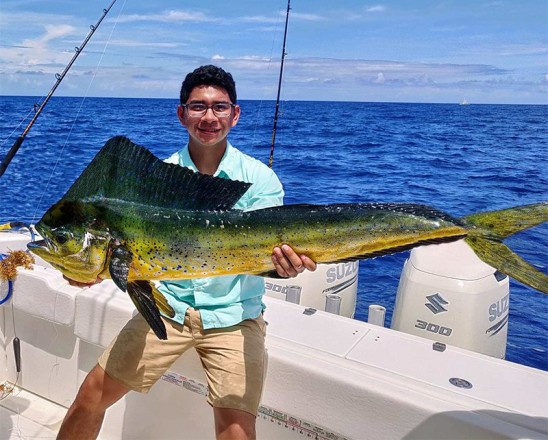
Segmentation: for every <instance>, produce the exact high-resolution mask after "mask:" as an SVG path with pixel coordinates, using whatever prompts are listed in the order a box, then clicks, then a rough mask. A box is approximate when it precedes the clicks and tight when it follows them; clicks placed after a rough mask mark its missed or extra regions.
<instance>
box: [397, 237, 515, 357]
mask: <svg viewBox="0 0 548 440" xmlns="http://www.w3.org/2000/svg"><path fill="white" fill-rule="evenodd" d="M509 291H510V288H509V280H508V277H507V276H506V275H504V274H502V273H500V272H498V271H497V270H496V269H494V268H492V267H491V266H489V265H488V264H486V263H484V262H483V261H481V260H480V259H479V258H478V257H477V256H476V254H475V253H474V252H473V251H472V249H471V248H470V247H469V246H468V245H467V244H466V243H465V242H464V240H459V241H456V242H453V243H447V244H439V245H430V246H422V247H419V248H415V249H413V250H412V251H411V255H410V257H409V258H408V259H407V260H406V262H405V264H404V268H403V271H402V274H401V278H400V284H399V287H398V293H397V297H396V304H395V307H394V313H393V316H392V324H391V327H392V328H393V329H395V330H399V331H402V332H405V333H411V334H414V335H418V336H422V337H424V338H428V339H432V340H434V341H437V342H441V343H446V344H451V345H456V346H458V347H462V348H466V349H468V350H472V351H476V352H479V353H484V354H487V355H489V356H494V357H497V358H504V355H505V353H506V340H507V335H508V311H509Z"/></svg>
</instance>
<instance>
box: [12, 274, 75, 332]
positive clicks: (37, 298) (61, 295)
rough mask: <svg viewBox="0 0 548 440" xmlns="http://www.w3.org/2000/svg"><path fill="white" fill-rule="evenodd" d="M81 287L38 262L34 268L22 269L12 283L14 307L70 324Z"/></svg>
mask: <svg viewBox="0 0 548 440" xmlns="http://www.w3.org/2000/svg"><path fill="white" fill-rule="evenodd" d="M80 290H81V288H80V287H74V286H71V285H70V284H69V283H68V281H67V280H65V279H64V278H63V275H62V274H61V272H59V271H57V270H55V269H52V268H49V267H42V266H39V265H34V268H33V269H32V270H28V269H22V268H19V269H18V275H17V278H16V280H15V282H14V283H13V306H14V307H15V308H16V309H18V310H21V311H23V312H25V313H28V314H30V315H32V316H36V317H38V318H42V319H46V320H48V321H51V322H54V323H56V324H61V325H66V326H71V325H72V324H73V323H74V310H75V304H76V302H75V298H76V295H77V294H78V292H79V291H80Z"/></svg>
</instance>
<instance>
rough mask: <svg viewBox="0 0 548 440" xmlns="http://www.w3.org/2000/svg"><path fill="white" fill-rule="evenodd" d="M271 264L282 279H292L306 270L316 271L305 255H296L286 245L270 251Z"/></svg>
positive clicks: (313, 263) (313, 264)
mask: <svg viewBox="0 0 548 440" xmlns="http://www.w3.org/2000/svg"><path fill="white" fill-rule="evenodd" d="M272 263H273V264H274V267H275V268H276V272H278V275H279V276H281V277H282V278H293V277H296V276H297V275H298V274H300V273H302V272H304V271H305V269H308V270H310V271H315V270H316V263H315V262H314V261H312V260H311V259H310V258H308V257H307V256H306V255H297V254H296V253H295V251H294V250H293V249H291V247H290V246H288V245H287V244H284V245H282V246H281V247H275V248H274V250H273V251H272Z"/></svg>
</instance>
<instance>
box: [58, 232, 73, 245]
mask: <svg viewBox="0 0 548 440" xmlns="http://www.w3.org/2000/svg"><path fill="white" fill-rule="evenodd" d="M69 238H70V234H69V233H67V232H63V231H57V232H56V233H55V241H56V242H57V243H59V244H65V243H66V242H67V241H69Z"/></svg>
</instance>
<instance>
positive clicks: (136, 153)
mask: <svg viewBox="0 0 548 440" xmlns="http://www.w3.org/2000/svg"><path fill="white" fill-rule="evenodd" d="M250 186H251V184H250V183H245V182H239V181H235V180H228V179H223V178H220V177H213V176H208V175H205V174H201V173H197V172H194V171H192V170H191V169H189V168H185V167H181V166H179V165H175V164H169V163H166V162H164V161H162V160H160V159H158V158H157V157H156V156H154V155H153V154H152V153H151V152H150V151H148V150H147V149H146V148H144V147H142V146H140V145H137V144H135V143H133V142H132V141H131V140H129V139H128V138H126V137H124V136H116V137H113V138H112V139H110V140H109V141H108V142H107V143H106V144H105V145H104V146H103V148H102V149H101V150H100V151H99V152H98V153H97V155H96V156H95V158H94V159H93V160H92V161H91V163H90V164H89V165H88V166H87V167H86V169H85V170H84V171H83V172H82V174H81V175H80V177H78V179H76V181H75V182H74V184H73V185H72V186H71V187H70V189H69V190H68V191H67V193H66V194H65V196H64V199H66V200H90V199H93V198H107V199H120V200H125V201H128V202H134V203H143V204H150V205H155V206H164V207H169V208H174V209H194V210H227V209H231V208H232V207H233V206H234V205H235V204H236V202H237V201H238V200H239V199H240V198H241V197H242V195H243V194H244V193H245V192H246V191H247V190H248V188H249V187H250Z"/></svg>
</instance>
